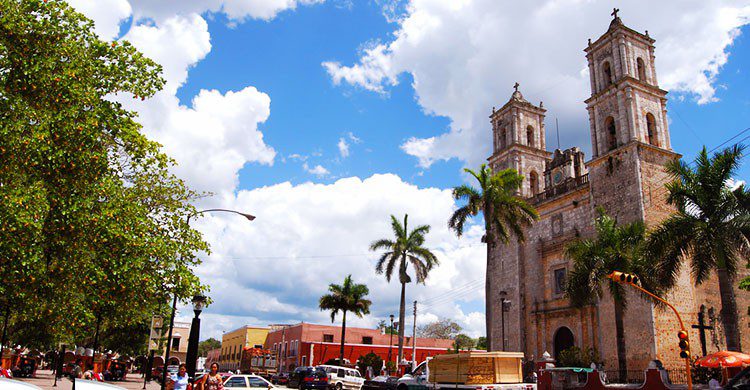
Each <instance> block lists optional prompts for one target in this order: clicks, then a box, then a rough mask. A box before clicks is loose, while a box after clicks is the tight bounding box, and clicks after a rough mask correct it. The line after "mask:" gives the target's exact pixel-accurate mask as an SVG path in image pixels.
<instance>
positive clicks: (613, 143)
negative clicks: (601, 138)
mask: <svg viewBox="0 0 750 390" xmlns="http://www.w3.org/2000/svg"><path fill="white" fill-rule="evenodd" d="M604 127H605V128H606V129H607V148H608V150H614V149H615V148H617V127H615V118H612V117H611V116H608V117H607V119H605V120H604Z"/></svg>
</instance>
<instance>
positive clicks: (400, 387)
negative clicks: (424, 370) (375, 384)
mask: <svg viewBox="0 0 750 390" xmlns="http://www.w3.org/2000/svg"><path fill="white" fill-rule="evenodd" d="M407 389H408V387H407V386H406V385H404V384H400V385H398V387H397V388H396V390H407Z"/></svg>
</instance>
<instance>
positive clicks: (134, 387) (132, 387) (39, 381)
mask: <svg viewBox="0 0 750 390" xmlns="http://www.w3.org/2000/svg"><path fill="white" fill-rule="evenodd" d="M14 379H16V380H20V381H23V382H28V383H32V384H34V385H37V386H39V387H41V388H42V389H44V390H53V389H54V390H71V389H72V388H73V382H71V381H70V380H69V379H67V378H59V379H58V380H57V387H52V385H53V384H54V383H55V377H54V376H52V371H50V370H38V371H37V372H36V377H34V378H14ZM106 383H111V384H113V385H115V386H120V387H124V388H126V389H128V390H140V389H143V378H141V375H140V374H128V376H127V380H125V381H122V382H106ZM146 390H159V384H158V383H156V382H154V381H152V382H150V383H149V384H147V385H146Z"/></svg>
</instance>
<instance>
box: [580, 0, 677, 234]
mask: <svg viewBox="0 0 750 390" xmlns="http://www.w3.org/2000/svg"><path fill="white" fill-rule="evenodd" d="M618 11H619V10H618V9H615V10H614V12H612V16H613V19H612V22H611V23H610V25H609V29H608V30H607V32H605V33H604V34H603V35H602V36H601V37H599V39H597V40H596V41H594V42H591V40H589V44H588V47H587V48H586V49H585V52H586V59H587V60H588V65H589V75H590V79H591V97H589V98H588V99H587V100H586V104H587V109H588V113H589V124H590V128H591V151H592V159H591V161H589V162H588V164H587V165H588V168H589V175H590V180H591V190H592V193H591V197H592V199H594V201H595V203H596V204H595V206H602V207H604V209H605V211H606V212H607V213H608V214H610V215H612V216H614V217H616V218H618V220H619V221H620V222H632V221H635V220H644V221H646V223H647V224H651V223H656V222H658V221H660V220H661V219H662V218H663V217H664V216H666V215H667V214H668V212H669V208H668V207H666V205H665V202H664V195H665V194H664V192H665V191H664V188H663V187H664V184H665V183H666V182H667V181H668V177H667V175H666V173H665V172H664V166H665V165H666V163H667V162H668V161H670V160H673V159H675V158H679V155H678V154H676V153H674V152H673V151H672V148H671V144H670V137H669V127H668V124H667V109H666V104H667V98H666V95H667V91H664V90H663V89H661V88H659V83H658V81H657V77H656V67H655V65H654V61H655V55H654V39H653V38H651V37H650V36H649V35H648V31H646V33H645V34H642V33H640V32H638V31H635V30H633V29H631V28H629V27H627V26H625V25H624V24H623V23H622V20H621V19H620V18H619V17H618V16H617V13H618Z"/></svg>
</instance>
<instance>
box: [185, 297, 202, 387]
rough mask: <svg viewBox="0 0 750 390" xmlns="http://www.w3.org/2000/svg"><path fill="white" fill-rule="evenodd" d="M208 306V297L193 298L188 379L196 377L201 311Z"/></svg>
mask: <svg viewBox="0 0 750 390" xmlns="http://www.w3.org/2000/svg"><path fill="white" fill-rule="evenodd" d="M205 306H206V297H205V296H203V295H196V296H194V297H193V312H194V313H195V317H193V323H192V324H191V325H190V338H189V339H188V350H187V358H186V359H187V362H186V365H187V372H188V377H190V378H193V377H195V364H196V360H198V339H199V338H200V335H201V319H200V318H198V317H199V316H200V315H201V311H203V308H204V307H205Z"/></svg>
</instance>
